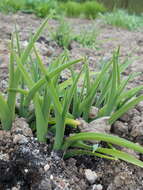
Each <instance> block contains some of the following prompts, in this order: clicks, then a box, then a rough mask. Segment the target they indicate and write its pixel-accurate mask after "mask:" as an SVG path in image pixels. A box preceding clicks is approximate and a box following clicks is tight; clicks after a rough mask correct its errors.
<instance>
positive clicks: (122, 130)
mask: <svg viewBox="0 0 143 190" xmlns="http://www.w3.org/2000/svg"><path fill="white" fill-rule="evenodd" d="M113 132H114V133H115V134H118V135H126V134H128V126H127V125H125V123H123V122H121V121H116V122H115V123H114V125H113Z"/></svg>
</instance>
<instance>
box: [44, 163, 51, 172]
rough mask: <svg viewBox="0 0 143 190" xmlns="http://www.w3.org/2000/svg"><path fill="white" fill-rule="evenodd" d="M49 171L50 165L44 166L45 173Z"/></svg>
mask: <svg viewBox="0 0 143 190" xmlns="http://www.w3.org/2000/svg"><path fill="white" fill-rule="evenodd" d="M49 169H50V166H49V164H46V165H45V166H44V170H45V172H47V171H48V170H49Z"/></svg>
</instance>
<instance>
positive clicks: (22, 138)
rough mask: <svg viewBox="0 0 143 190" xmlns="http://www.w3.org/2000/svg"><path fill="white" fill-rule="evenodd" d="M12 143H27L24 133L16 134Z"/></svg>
mask: <svg viewBox="0 0 143 190" xmlns="http://www.w3.org/2000/svg"><path fill="white" fill-rule="evenodd" d="M13 143H15V144H26V143H28V139H27V138H26V137H25V136H24V135H21V134H17V135H15V136H14V138H13Z"/></svg>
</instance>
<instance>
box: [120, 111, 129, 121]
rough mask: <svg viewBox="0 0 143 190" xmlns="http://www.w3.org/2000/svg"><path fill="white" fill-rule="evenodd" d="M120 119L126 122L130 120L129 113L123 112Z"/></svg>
mask: <svg viewBox="0 0 143 190" xmlns="http://www.w3.org/2000/svg"><path fill="white" fill-rule="evenodd" d="M120 120H121V121H124V122H128V121H130V115H129V114H128V113H125V114H124V115H123V116H121V117H120Z"/></svg>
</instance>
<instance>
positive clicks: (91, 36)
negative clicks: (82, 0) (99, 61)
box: [74, 23, 99, 49]
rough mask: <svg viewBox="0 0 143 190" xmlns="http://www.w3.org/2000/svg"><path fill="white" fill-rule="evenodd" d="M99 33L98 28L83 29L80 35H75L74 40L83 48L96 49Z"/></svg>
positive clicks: (93, 26)
mask: <svg viewBox="0 0 143 190" xmlns="http://www.w3.org/2000/svg"><path fill="white" fill-rule="evenodd" d="M98 33H99V31H98V30H97V28H96V26H95V25H94V23H93V25H92V27H90V28H89V27H87V28H82V29H81V32H80V33H79V34H75V36H74V40H75V41H77V42H78V43H79V44H81V45H82V46H83V47H88V48H93V49H94V48H96V46H97V35H98Z"/></svg>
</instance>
